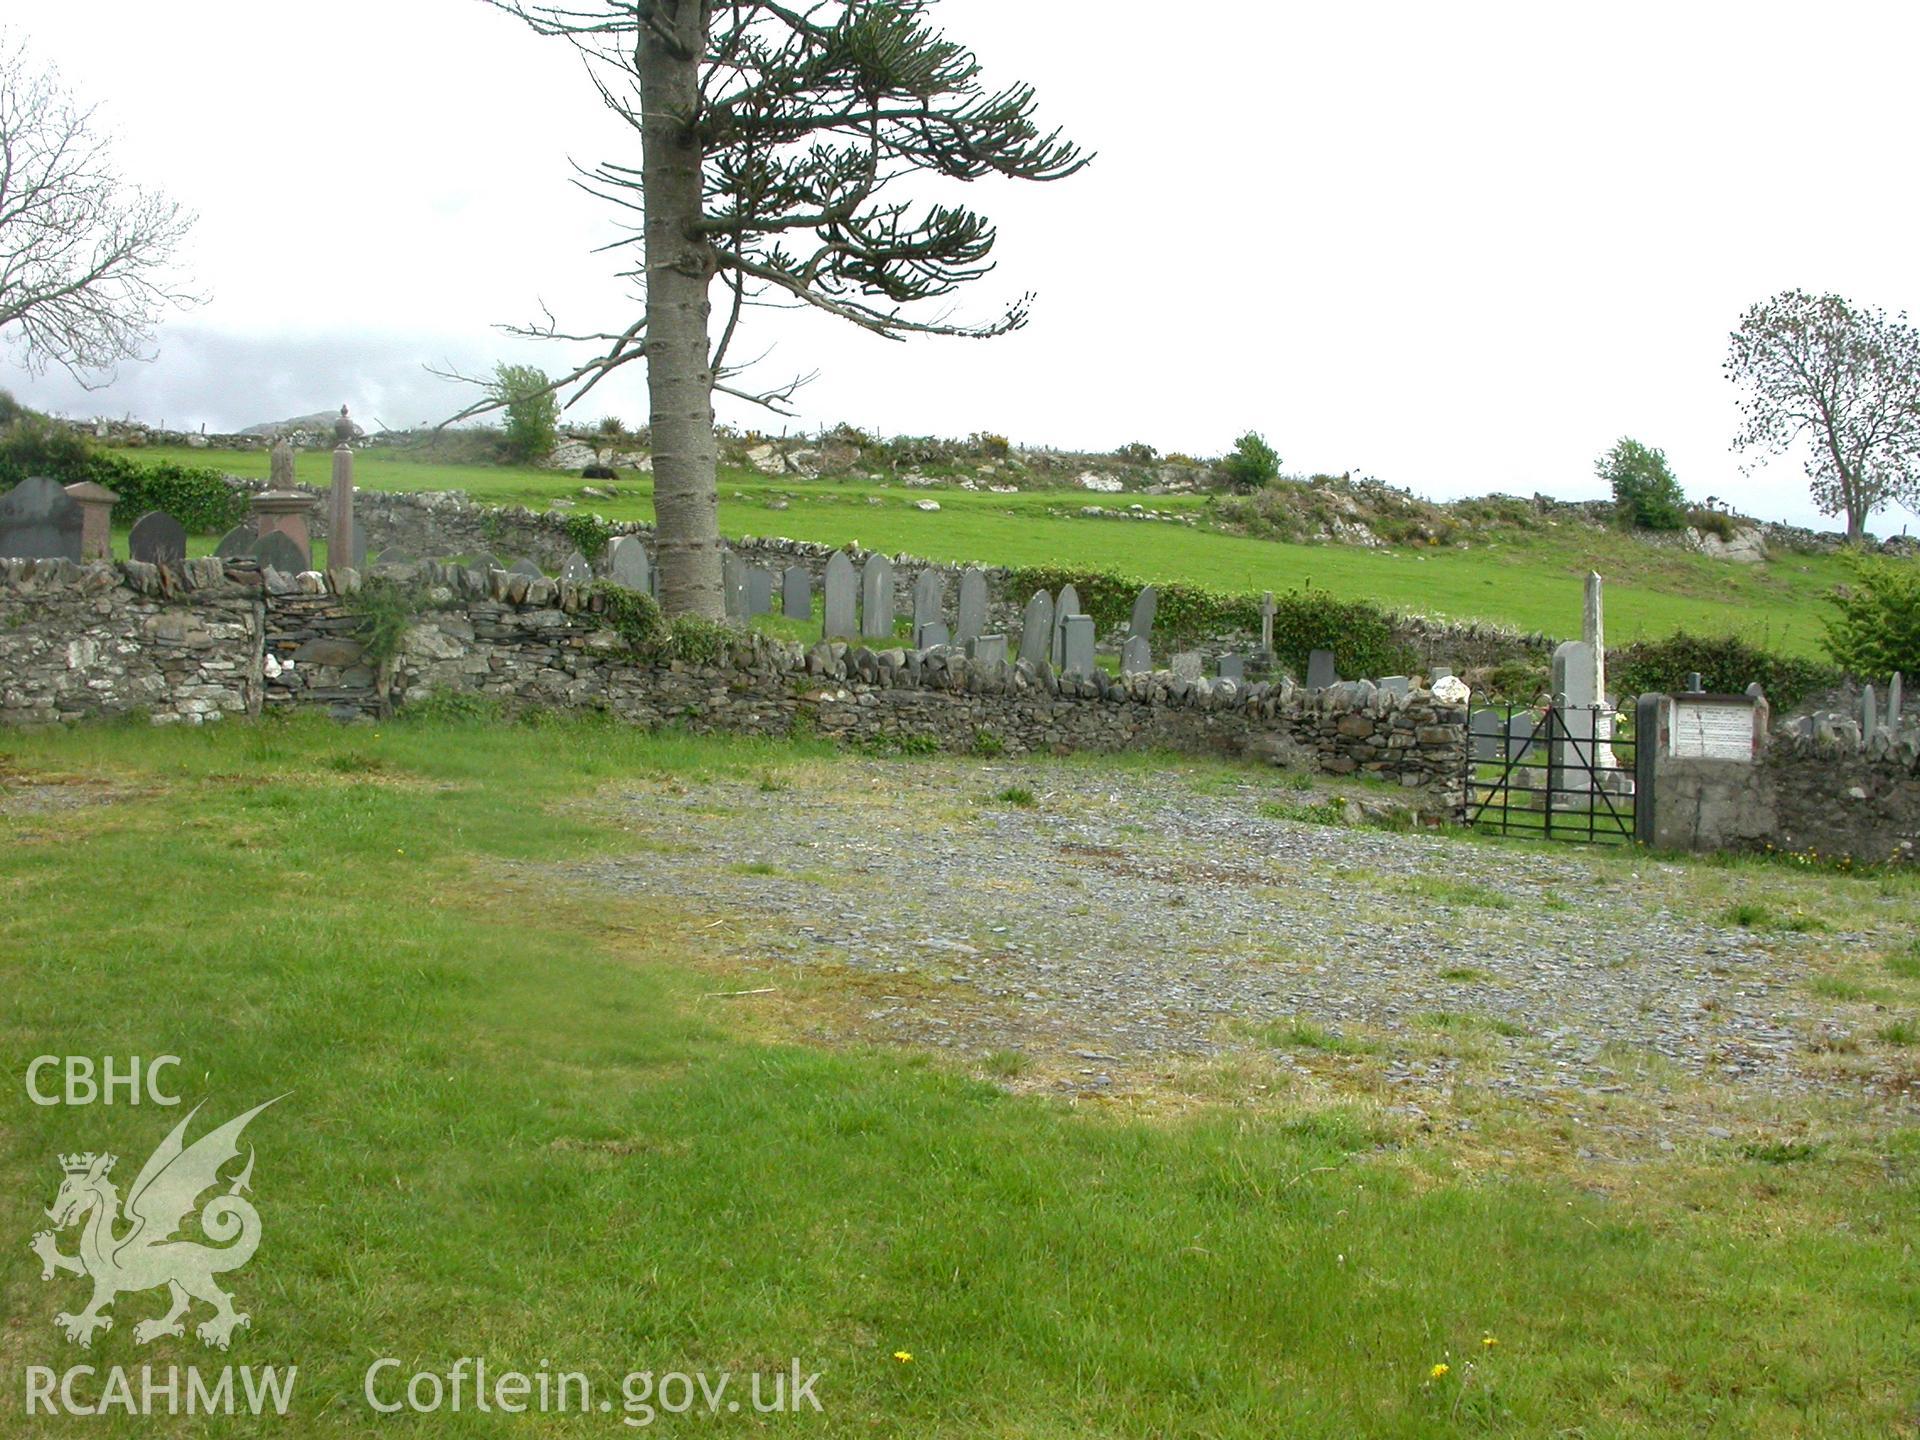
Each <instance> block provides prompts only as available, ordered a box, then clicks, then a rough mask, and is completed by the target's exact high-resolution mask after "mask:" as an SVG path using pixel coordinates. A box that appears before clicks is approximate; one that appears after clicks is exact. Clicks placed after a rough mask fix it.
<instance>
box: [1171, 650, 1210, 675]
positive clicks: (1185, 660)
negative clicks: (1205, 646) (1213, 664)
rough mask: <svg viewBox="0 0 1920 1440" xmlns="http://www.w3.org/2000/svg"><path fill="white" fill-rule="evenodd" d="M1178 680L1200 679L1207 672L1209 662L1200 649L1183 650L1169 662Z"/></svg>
mask: <svg viewBox="0 0 1920 1440" xmlns="http://www.w3.org/2000/svg"><path fill="white" fill-rule="evenodd" d="M1167 668H1168V669H1170V670H1172V671H1173V674H1174V678H1175V679H1176V680H1198V679H1200V678H1201V677H1202V676H1203V675H1205V674H1206V673H1207V662H1206V660H1205V658H1204V657H1203V656H1202V655H1201V654H1200V652H1199V651H1198V650H1182V651H1181V652H1180V653H1179V654H1178V655H1175V656H1174V657H1173V658H1172V659H1171V660H1169V661H1168V662H1167Z"/></svg>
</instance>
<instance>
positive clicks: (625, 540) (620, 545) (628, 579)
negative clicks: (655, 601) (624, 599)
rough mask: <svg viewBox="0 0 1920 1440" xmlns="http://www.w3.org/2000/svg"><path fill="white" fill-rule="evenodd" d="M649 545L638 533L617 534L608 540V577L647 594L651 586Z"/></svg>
mask: <svg viewBox="0 0 1920 1440" xmlns="http://www.w3.org/2000/svg"><path fill="white" fill-rule="evenodd" d="M652 568H653V567H652V565H651V564H650V563H649V561H648V560H647V546H646V542H645V541H643V540H642V539H641V538H640V537H639V536H637V535H616V536H614V537H613V539H611V540H609V541H608V542H607V578H608V579H610V580H612V581H613V583H614V584H616V585H623V586H625V587H626V588H627V589H629V590H638V591H640V592H641V593H642V594H645V593H646V592H647V590H648V588H649V586H650V583H651V581H650V577H649V576H648V574H647V572H648V571H649V570H650V569H652Z"/></svg>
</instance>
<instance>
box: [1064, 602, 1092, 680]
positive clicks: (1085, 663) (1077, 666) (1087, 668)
mask: <svg viewBox="0 0 1920 1440" xmlns="http://www.w3.org/2000/svg"><path fill="white" fill-rule="evenodd" d="M1060 652H1061V665H1060V670H1061V673H1062V674H1065V675H1073V676H1076V677H1078V678H1080V679H1082V680H1084V679H1088V678H1090V677H1091V676H1092V675H1093V670H1094V664H1093V617H1092V616H1091V615H1069V616H1067V618H1066V620H1065V621H1064V622H1063V623H1062V624H1061V626H1060Z"/></svg>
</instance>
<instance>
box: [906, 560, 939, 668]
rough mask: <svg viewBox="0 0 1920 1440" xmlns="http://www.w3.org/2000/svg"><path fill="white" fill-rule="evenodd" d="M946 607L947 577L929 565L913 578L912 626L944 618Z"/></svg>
mask: <svg viewBox="0 0 1920 1440" xmlns="http://www.w3.org/2000/svg"><path fill="white" fill-rule="evenodd" d="M946 608H947V577H946V576H944V575H942V574H941V573H940V572H939V571H938V570H935V569H934V568H933V567H932V566H931V565H929V566H927V567H926V568H925V569H923V570H922V571H921V572H920V573H919V574H918V575H916V576H914V579H913V624H914V628H915V629H918V628H919V627H920V626H922V625H931V624H933V623H934V622H935V621H936V620H940V619H942V618H944V612H945V611H946ZM922 648H924V647H922Z"/></svg>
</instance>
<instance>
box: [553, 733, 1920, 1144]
mask: <svg viewBox="0 0 1920 1440" xmlns="http://www.w3.org/2000/svg"><path fill="white" fill-rule="evenodd" d="M1013 786H1018V787H1024V788H1025V789H1026V790H1028V791H1031V792H1032V793H1033V795H1034V797H1035V798H1036V801H1037V803H1035V804H1032V805H1030V806H1021V805H1019V804H1016V803H1012V802H1009V801H1006V800H1001V799H995V798H993V797H995V795H996V794H997V793H998V792H1001V791H1003V790H1006V789H1007V788H1008V787H1013ZM1312 798H1314V797H1312V796H1305V795H1287V794H1285V792H1283V791H1281V790H1279V789H1278V788H1276V787H1275V786H1272V785H1257V784H1255V783H1254V782H1253V781H1251V780H1248V781H1245V782H1239V781H1235V780H1233V779H1232V778H1231V777H1229V778H1228V779H1227V780H1226V781H1225V782H1224V783H1219V784H1198V785H1197V784H1196V781H1195V777H1194V776H1193V775H1190V774H1184V775H1183V774H1179V773H1166V772H1159V773H1155V772H1145V771H1142V772H1137V773H1135V772H1127V771H1119V770H1113V769H1102V768H1098V767H1093V766H1081V765H1074V764H1057V763H1046V762H1037V763H1011V762H1009V763H991V764H990V763H982V762H972V763H968V762H923V763H902V762H888V761H870V762H861V761H854V760H848V761H844V762H840V763H837V764H835V765H833V766H831V767H822V768H821V769H820V771H819V773H818V775H817V776H815V777H813V779H812V780H809V779H808V778H806V777H805V775H804V773H803V775H802V778H799V779H798V780H796V781H795V782H794V783H793V785H792V786H791V788H762V787H759V786H756V785H754V784H752V783H741V782H733V781H721V782H712V783H707V784H700V785H690V786H681V785H669V786H663V787H658V788H648V789H647V790H645V791H643V792H635V791H624V792H622V793H620V794H618V795H615V796H612V797H607V796H603V797H601V799H600V801H599V802H597V803H596V809H599V808H602V807H603V806H605V805H608V804H611V805H612V806H614V807H615V808H616V809H617V810H618V812H619V814H620V818H621V820H622V822H623V823H625V824H628V825H631V826H632V827H633V828H634V829H635V831H636V832H637V833H640V834H643V835H645V836H646V837H647V839H648V843H649V844H653V845H658V846H659V847H660V848H659V849H657V850H649V851H648V852H647V853H644V854H641V855H636V856H633V857H628V858H622V859H618V860H609V861H601V862H594V863H589V864H586V865H583V866H574V867H569V868H568V871H567V873H568V875H570V876H572V877H574V878H576V879H583V880H585V881H586V882H587V883H589V884H591V885H593V886H604V887H609V888H611V889H614V890H617V891H621V892H625V893H630V894H640V895H646V896H653V897H661V898H668V899H671V898H673V897H696V898H697V900H698V902H699V903H700V904H701V905H702V906H703V907H704V908H706V909H708V910H710V911H715V912H722V911H723V912H725V913H728V914H731V915H735V916H739V917H741V924H742V925H743V926H744V927H745V936H744V938H742V940H741V943H742V944H744V945H748V946H750V947H751V948H752V950H753V951H754V952H755V953H758V954H761V955H765V956H768V957H771V958H772V959H774V960H776V961H784V962H787V963H791V964H797V965H819V964H823V963H828V964H837V965H844V966H847V967H851V968H852V969H853V970H855V971H864V972H871V973H872V974H873V975H876V976H889V975H891V976H899V977H904V978H903V979H902V980H901V981H900V982H899V983H898V984H897V986H895V988H894V991H893V992H892V993H886V987H885V986H880V987H878V988H876V987H874V986H866V987H863V988H862V990H861V997H862V1003H863V1004H864V1007H865V1008H864V1009H863V1010H862V1011H861V1012H860V1019H861V1022H862V1024H861V1029H862V1031H863V1032H864V1033H865V1034H866V1035H867V1036H868V1037H869V1038H881V1039H889V1040H897V1041H900V1042H904V1043H908V1044H913V1045H921V1046H933V1047H938V1048H942V1049H950V1050H952V1051H954V1052H956V1053H958V1054H960V1055H962V1056H964V1057H966V1058H968V1059H970V1060H977V1059H978V1058H979V1057H981V1056H984V1055H988V1054H990V1053H992V1052H1017V1053H1018V1054H1019V1055H1021V1056H1024V1057H1030V1059H1031V1060H1033V1061H1034V1062H1037V1064H1038V1071H1037V1076H1038V1078H1037V1079H1030V1080H1029V1082H1028V1083H1029V1084H1033V1085H1044V1086H1045V1087H1047V1088H1056V1089H1060V1090H1066V1091H1087V1092H1094V1091H1102V1090H1112V1089H1113V1088H1114V1087H1116V1086H1117V1087H1120V1088H1122V1089H1126V1088H1130V1087H1135V1086H1138V1085H1140V1084H1142V1083H1145V1079H1144V1077H1147V1076H1150V1075H1152V1074H1155V1073H1164V1072H1166V1071H1167V1070H1168V1069H1169V1067H1174V1068H1177V1067H1178V1066H1179V1065H1181V1064H1184V1063H1188V1062H1206V1061H1209V1060H1217V1059H1219V1058H1221V1057H1223V1056H1226V1055H1229V1054H1231V1053H1233V1052H1235V1051H1236V1050H1245V1049H1246V1048H1247V1047H1249V1046H1250V1045H1251V1046H1256V1047H1261V1048H1263V1049H1265V1050H1268V1051H1271V1052H1274V1053H1276V1054H1278V1055H1280V1056H1282V1057H1284V1059H1283V1063H1285V1064H1288V1065H1290V1066H1291V1067H1292V1068H1293V1069H1295V1070H1297V1071H1298V1072H1299V1073H1300V1074H1302V1075H1307V1074H1320V1075H1324V1074H1325V1073H1326V1072H1327V1069H1328V1067H1329V1066H1334V1067H1336V1068H1337V1067H1338V1066H1340V1065H1342V1064H1351V1065H1353V1066H1355V1067H1365V1068H1366V1069H1367V1071H1368V1073H1369V1075H1370V1076H1371V1077H1372V1081H1373V1083H1374V1085H1375V1087H1376V1088H1378V1087H1379V1086H1382V1085H1384V1086H1386V1087H1406V1088H1405V1089H1402V1090H1398V1091H1393V1090H1390V1091H1388V1093H1389V1095H1390V1096H1391V1095H1404V1096H1407V1097H1416V1096H1418V1095H1419V1094H1421V1093H1423V1092H1436V1091H1438V1092H1445V1091H1449V1090H1450V1089H1451V1088H1452V1087H1453V1086H1454V1085H1455V1084H1456V1083H1457V1082H1459V1081H1461V1080H1462V1079H1463V1078H1465V1077H1467V1076H1470V1077H1471V1078H1472V1081H1473V1083H1474V1084H1476V1085H1480V1086H1485V1087H1489V1088H1490V1090H1491V1092H1494V1093H1498V1094H1504V1095H1508V1096H1512V1097H1516V1098H1518V1099H1521V1100H1523V1101H1531V1100H1533V1099H1534V1098H1535V1097H1539V1098H1540V1099H1542V1100H1548V1099H1551V1100H1552V1101H1553V1102H1554V1103H1556V1104H1558V1103H1563V1102H1564V1101H1565V1100H1566V1098H1567V1097H1568V1096H1572V1097H1574V1099H1575V1101H1576V1103H1577V1102H1578V1101H1579V1100H1580V1099H1581V1098H1582V1097H1585V1098H1587V1099H1597V1098H1601V1097H1606V1096H1609V1095H1614V1094H1618V1093H1622V1092H1625V1091H1626V1090H1628V1089H1629V1088H1632V1087H1645V1088H1648V1089H1650V1090H1651V1091H1655V1092H1658V1093H1659V1094H1661V1095H1669V1096H1670V1095H1672V1094H1673V1093H1676V1092H1682V1091H1687V1090H1690V1089H1691V1090H1696V1091H1697V1090H1699V1089H1700V1088H1701V1087H1711V1088H1713V1089H1716V1090H1724V1089H1726V1088H1727V1087H1732V1088H1733V1089H1735V1090H1737V1091H1739V1092H1741V1093H1742V1094H1744V1095H1745V1096H1746V1097H1747V1098H1749V1099H1753V1100H1760V1101H1763V1102H1768V1103H1772V1102H1777V1101H1779V1100H1781V1099H1788V1098H1793V1097H1832V1096H1835V1095H1855V1096H1858V1095H1860V1094H1861V1093H1862V1092H1863V1090H1864V1091H1866V1092H1869V1093H1870V1095H1871V1098H1874V1099H1877V1100H1879V1101H1881V1102H1886V1101H1888V1100H1889V1097H1890V1096H1891V1100H1892V1103H1893V1104H1894V1105H1895V1106H1897V1107H1910V1106H1911V1104H1912V1096H1911V1093H1910V1092H1907V1093H1899V1092H1885V1091H1881V1092H1875V1090H1874V1085H1873V1083H1872V1082H1870V1081H1863V1080H1861V1079H1859V1078H1857V1077H1854V1076H1849V1075H1841V1074H1837V1073H1835V1072H1834V1071H1833V1070H1832V1069H1831V1068H1826V1069H1822V1068H1821V1067H1819V1066H1817V1065H1809V1064H1808V1060H1809V1057H1810V1055H1811V1054H1812V1053H1813V1049H1814V1046H1813V1045H1811V1044H1810V1041H1816V1040H1818V1039H1819V1038H1820V1037H1821V1036H1829V1037H1837V1038H1840V1039H1843V1040H1844V1036H1845V1032H1846V1029H1847V1026H1846V1022H1845V1020H1844V1017H1841V1016H1839V1015H1837V1014H1836V1013H1835V1010H1834V1007H1833V1006H1831V1005H1829V1004H1826V1003H1824V1002H1822V1001H1821V1000H1819V999H1818V998H1816V997H1814V996H1813V995H1811V994H1810V993H1809V992H1808V991H1807V989H1806V987H1805V983H1804V982H1805V980H1806V979H1807V976H1808V974H1809V969H1808V961H1809V959H1810V957H1812V955H1813V954H1814V952H1815V950H1816V949H1817V948H1818V947H1819V946H1822V945H1824V946H1827V947H1832V946H1835V945H1844V944H1846V943H1848V939H1849V937H1847V936H1844V935H1840V936H1836V935H1834V934H1832V933H1827V934H1822V935H1820V936H1818V937H1817V938H1816V937H1812V936H1807V935H1797V934H1787V933H1777V932H1774V933H1767V934H1766V935H1764V937H1762V936H1760V935H1758V934H1757V933H1755V932H1751V931H1746V930H1741V929H1737V928H1736V929H1726V928H1721V927H1719V926H1717V925H1716V924H1714V923H1712V916H1711V914H1702V913H1693V911H1692V909H1691V908H1689V907H1688V906H1687V905H1686V904H1685V901H1686V898H1687V895H1686V892H1687V889H1688V886H1689V885H1690V884H1691V883H1692V882H1691V880H1690V879H1689V874H1688V872H1690V871H1694V872H1697V869H1698V867H1691V866H1682V865H1676V864H1672V863H1667V862H1653V861H1643V862H1641V863H1640V864H1638V865H1637V866H1636V865H1634V864H1633V863H1632V862H1630V861H1622V860H1615V861H1613V862H1611V863H1608V864H1604V865H1596V864H1595V863H1593V862H1592V860H1591V859H1590V858H1589V857H1588V856H1587V855H1586V854H1585V853H1583V852H1582V851H1580V850H1578V849H1577V848H1573V847H1559V846H1548V845H1544V844H1542V845H1482V844H1476V843H1473V842H1471V841H1464V840H1460V839H1457V838H1449V837H1445V836H1439V835H1432V834H1407V833H1395V832H1388V831H1384V830H1373V829H1356V828H1343V827H1338V826H1328V825H1317V824H1312V823H1303V822H1299V821H1294V820H1287V819H1275V818H1268V817H1266V816H1263V815H1262V814H1261V813H1260V804H1261V802H1263V801H1266V802H1271V801H1274V800H1279V799H1285V800H1291V801H1294V802H1299V801H1306V800H1311V799H1312ZM1788 878H1789V881H1790V882H1793V883H1798V882H1799V880H1800V878H1801V877H1797V876H1791V877H1788ZM1714 913H1717V912H1714ZM769 983H772V982H769ZM876 996H877V997H878V998H875V997H876ZM1303 1024H1304V1025H1305V1026H1308V1027H1312V1028H1309V1029H1306V1030H1305V1031H1302V1030H1300V1029H1298V1028H1297V1027H1299V1026H1301V1025H1303ZM1302 1035H1304V1037H1305V1038H1304V1039H1303V1038H1300V1037H1301V1036H1302ZM1276 1037H1278V1038H1276ZM1289 1037H1292V1038H1289ZM1353 1052H1358V1053H1353ZM1023 1073H1024V1071H1023ZM1422 1103H1424V1102H1422V1101H1420V1100H1418V1099H1416V1098H1409V1099H1408V1101H1407V1108H1410V1109H1411V1110H1413V1112H1414V1113H1416V1114H1418V1113H1422V1111H1421V1109H1420V1106H1421V1104H1422ZM1663 1103H1664V1102H1663ZM1669 1108H1670V1107H1669ZM1709 1108H1711V1107H1709ZM1882 1108H1885V1105H1884V1103H1883V1105H1882ZM1697 1118H1699V1119H1700V1122H1701V1124H1703V1125H1704V1124H1705V1123H1707V1120H1708V1119H1711V1118H1712V1117H1711V1116H1708V1115H1704V1114H1702V1115H1701V1116H1699V1117H1697Z"/></svg>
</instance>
